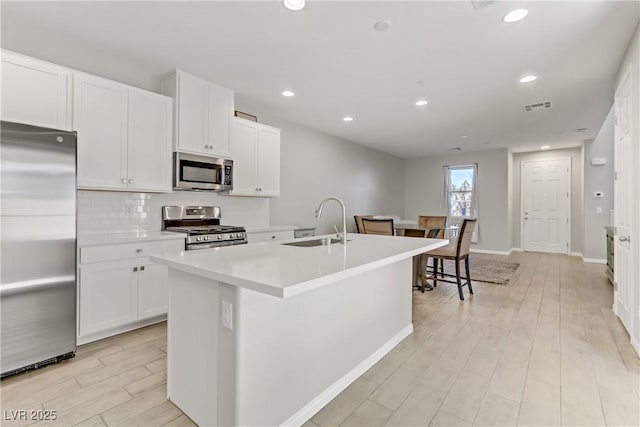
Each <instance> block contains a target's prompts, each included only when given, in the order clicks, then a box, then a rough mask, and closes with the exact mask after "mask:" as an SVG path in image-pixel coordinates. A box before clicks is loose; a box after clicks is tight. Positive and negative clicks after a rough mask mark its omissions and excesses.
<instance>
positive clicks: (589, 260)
mask: <svg viewBox="0 0 640 427" xmlns="http://www.w3.org/2000/svg"><path fill="white" fill-rule="evenodd" d="M582 261H583V262H587V263H589V264H606V263H607V260H606V259H598V258H582Z"/></svg>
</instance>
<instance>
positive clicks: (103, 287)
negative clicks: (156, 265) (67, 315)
mask: <svg viewBox="0 0 640 427" xmlns="http://www.w3.org/2000/svg"><path fill="white" fill-rule="evenodd" d="M137 266H138V261H137V260H130V261H117V262H101V263H96V264H91V265H83V266H81V267H80V335H89V334H92V333H94V332H99V331H103V330H106V329H110V328H115V327H118V326H122V325H126V324H127V323H131V322H134V321H136V319H137V316H138V301H137V300H138V293H137V284H136V281H137V272H135V271H134V268H136V269H137Z"/></svg>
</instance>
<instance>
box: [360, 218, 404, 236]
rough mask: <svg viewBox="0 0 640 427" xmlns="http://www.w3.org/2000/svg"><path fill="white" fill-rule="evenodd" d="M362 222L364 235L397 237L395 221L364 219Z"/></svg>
mask: <svg viewBox="0 0 640 427" xmlns="http://www.w3.org/2000/svg"><path fill="white" fill-rule="evenodd" d="M361 221H362V232H363V234H381V235H384V236H395V234H396V229H395V227H394V226H393V219H373V218H362V219H361Z"/></svg>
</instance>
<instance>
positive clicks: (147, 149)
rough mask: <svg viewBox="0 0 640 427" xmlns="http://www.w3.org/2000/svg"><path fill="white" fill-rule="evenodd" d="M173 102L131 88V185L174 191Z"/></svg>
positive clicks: (139, 187) (129, 173)
mask: <svg viewBox="0 0 640 427" xmlns="http://www.w3.org/2000/svg"><path fill="white" fill-rule="evenodd" d="M172 106H173V101H172V100H171V98H168V97H166V96H162V95H157V94H155V93H151V92H147V91H143V90H137V89H129V115H128V120H129V123H128V126H129V132H128V137H127V142H128V145H127V152H128V156H127V170H128V173H127V177H128V188H129V189H130V190H136V191H165V192H170V191H171V129H172V126H171V119H172V113H171V111H172Z"/></svg>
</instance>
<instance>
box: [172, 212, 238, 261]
mask: <svg viewBox="0 0 640 427" xmlns="http://www.w3.org/2000/svg"><path fill="white" fill-rule="evenodd" d="M162 229H163V230H166V231H176V232H179V233H186V234H187V242H186V243H187V244H186V249H187V250H188V251H190V250H194V249H207V248H216V247H220V246H231V245H242V244H245V243H247V232H246V230H245V229H244V227H238V226H233V225H220V207H218V206H164V207H163V208H162Z"/></svg>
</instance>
